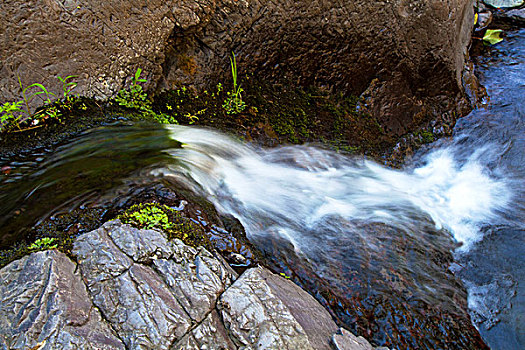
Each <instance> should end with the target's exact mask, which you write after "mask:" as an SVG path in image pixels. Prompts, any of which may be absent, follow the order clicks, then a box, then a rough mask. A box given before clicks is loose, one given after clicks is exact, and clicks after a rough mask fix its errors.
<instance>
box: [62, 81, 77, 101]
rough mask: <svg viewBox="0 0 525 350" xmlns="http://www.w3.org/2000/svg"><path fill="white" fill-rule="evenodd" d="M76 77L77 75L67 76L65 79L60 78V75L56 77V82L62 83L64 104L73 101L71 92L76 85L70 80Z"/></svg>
mask: <svg viewBox="0 0 525 350" xmlns="http://www.w3.org/2000/svg"><path fill="white" fill-rule="evenodd" d="M77 77H78V75H68V76H67V77H65V78H62V77H61V76H60V75H59V76H58V80H60V82H61V83H62V93H63V97H64V101H65V102H66V103H71V102H72V101H73V99H74V97H73V95H72V94H71V91H73V90H74V89H75V88H76V87H77V85H78V83H77V82H76V81H72V80H73V79H75V78H77Z"/></svg>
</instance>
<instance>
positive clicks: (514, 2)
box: [483, 0, 525, 8]
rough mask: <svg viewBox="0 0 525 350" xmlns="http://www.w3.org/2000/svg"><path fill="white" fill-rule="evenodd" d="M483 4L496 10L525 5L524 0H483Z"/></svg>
mask: <svg viewBox="0 0 525 350" xmlns="http://www.w3.org/2000/svg"><path fill="white" fill-rule="evenodd" d="M483 2H484V3H485V4H487V5H489V6H492V7H495V8H513V7H519V6H521V5H523V4H524V3H525V2H524V1H523V0H483Z"/></svg>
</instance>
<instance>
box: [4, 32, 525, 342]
mask: <svg viewBox="0 0 525 350" xmlns="http://www.w3.org/2000/svg"><path fill="white" fill-rule="evenodd" d="M524 56H525V31H523V30H521V31H517V32H514V33H511V34H509V36H508V38H507V40H506V41H505V42H504V43H502V44H499V45H498V46H496V47H495V48H494V49H493V50H492V54H491V55H490V57H488V58H482V59H481V61H480V62H479V64H478V69H479V71H480V75H481V80H482V83H483V84H484V85H485V86H486V88H487V91H488V95H489V97H490V100H488V101H486V102H487V104H486V106H484V107H482V108H479V109H476V110H474V111H473V112H472V113H471V114H470V115H469V116H467V117H465V118H463V119H461V120H460V121H459V122H458V125H457V127H456V129H455V134H454V136H453V137H452V138H450V139H443V140H440V141H438V142H436V143H435V144H433V145H432V147H431V148H429V149H427V150H422V151H420V152H419V154H418V155H417V156H416V157H415V160H414V161H413V162H412V163H411V164H410V165H407V166H406V168H405V169H403V170H402V171H400V170H393V169H389V168H386V167H384V166H381V165H379V164H377V163H374V162H372V161H369V160H366V159H362V158H352V157H348V156H344V155H340V154H336V153H333V152H331V151H328V150H322V149H319V148H315V147H309V146H290V147H281V148H274V149H258V148H254V147H251V146H248V145H245V144H243V143H241V142H238V141H235V140H233V139H231V138H229V137H227V136H225V135H223V134H220V133H218V132H214V131H211V130H206V129H199V128H192V127H182V126H169V127H165V128H162V127H144V126H129V125H115V126H112V127H104V128H99V129H94V130H91V131H89V132H87V133H85V134H84V135H81V136H80V137H78V138H77V139H75V140H73V141H72V142H69V143H68V144H65V145H62V146H61V147H59V148H58V149H56V150H54V151H53V153H52V154H51V155H49V154H48V153H46V152H45V150H44V151H43V152H42V155H41V156H35V155H34V154H33V155H31V156H30V157H27V158H24V157H22V156H21V157H20V158H19V159H16V160H13V159H1V160H0V161H1V162H2V164H1V165H2V166H3V167H6V166H7V167H9V168H10V169H11V170H10V173H9V175H4V176H3V178H2V180H1V182H0V186H1V193H0V214H1V215H0V220H1V221H0V224H1V227H2V229H1V230H2V231H1V234H0V238H1V242H2V246H4V247H5V246H6V245H9V244H11V243H13V242H14V241H16V240H17V239H19V238H20V235H22V234H23V227H26V226H28V225H33V224H35V223H36V222H37V221H38V220H42V219H43V218H45V217H47V216H49V215H52V214H53V213H55V212H57V211H60V210H69V209H71V208H73V207H77V206H81V205H96V204H97V203H99V202H100V201H101V199H100V198H101V197H102V196H104V195H105V196H108V195H110V194H114V193H115V192H114V190H115V188H119V187H122V186H133V184H138V183H144V182H154V181H159V179H160V180H162V181H165V182H167V183H170V184H173V186H178V187H184V188H186V189H191V190H192V191H193V192H195V193H197V194H199V195H201V196H204V197H206V198H207V199H208V200H209V201H211V202H212V203H213V204H214V205H215V206H216V208H217V209H218V210H219V211H220V212H223V213H227V214H231V215H234V216H235V217H237V218H238V219H239V220H240V222H241V223H242V224H243V226H244V228H245V229H246V233H247V235H248V238H249V239H250V241H251V242H252V243H253V244H254V245H255V246H256V247H257V248H258V249H259V250H260V251H261V252H262V253H263V259H264V262H265V263H266V264H268V265H269V266H271V267H272V268H273V269H274V270H275V271H277V272H283V273H285V274H286V275H288V276H291V278H292V279H293V280H294V281H296V282H297V283H299V284H300V285H302V286H303V287H305V288H306V289H308V290H309V291H310V292H311V293H312V294H313V295H314V296H315V297H316V298H317V299H318V300H320V301H321V302H322V303H323V304H324V305H325V306H327V307H328V308H329V310H330V311H331V313H332V314H333V316H334V317H335V318H336V319H337V320H338V321H339V322H341V323H343V324H346V325H347V327H349V328H351V330H353V331H355V332H357V333H359V334H361V335H363V336H365V337H367V338H369V339H371V340H372V341H373V342H374V343H376V344H378V345H383V344H386V345H389V346H391V347H392V348H428V349H437V348H473V349H474V348H483V344H482V343H481V341H480V339H479V337H478V335H477V333H476V332H475V330H474V329H473V328H472V323H471V322H472V321H473V322H474V323H475V325H476V327H478V329H479V331H480V333H481V335H482V336H483V339H484V340H485V342H487V343H488V344H489V346H490V347H491V348H494V349H520V348H525V336H524V334H525V321H524V320H523V315H525V300H524V296H525V293H524V291H525V287H524V283H525V281H524V279H525V278H524V277H525V266H524V264H523V256H524V255H525V234H524V233H525V224H524V218H525V199H524V198H525V196H524V179H525V152H524V151H525V140H524V135H525V120H524V110H525V107H524V106H525V104H523V102H522V99H523V96H525V57H524ZM4 169H5V168H4ZM462 284H464V285H465V286H466V288H467V291H468V295H467V293H466V292H465V290H464V288H463V287H462ZM467 308H468V310H469V313H467V312H466V311H465V310H467ZM471 318H472V320H471Z"/></svg>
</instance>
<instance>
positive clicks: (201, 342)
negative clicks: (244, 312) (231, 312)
mask: <svg viewBox="0 0 525 350" xmlns="http://www.w3.org/2000/svg"><path fill="white" fill-rule="evenodd" d="M201 349H207V350H223V349H237V346H235V344H234V343H233V342H232V340H231V339H230V338H229V336H228V331H227V330H226V328H224V325H223V324H222V322H221V319H220V317H219V314H218V313H217V311H216V310H213V311H212V312H211V313H209V314H208V316H207V317H206V319H205V320H204V321H203V322H202V323H201V324H200V325H198V326H197V327H196V328H195V329H193V330H192V331H191V332H190V333H189V334H187V335H185V336H184V337H183V338H182V339H181V340H180V342H178V343H177V344H175V346H174V348H173V350H201Z"/></svg>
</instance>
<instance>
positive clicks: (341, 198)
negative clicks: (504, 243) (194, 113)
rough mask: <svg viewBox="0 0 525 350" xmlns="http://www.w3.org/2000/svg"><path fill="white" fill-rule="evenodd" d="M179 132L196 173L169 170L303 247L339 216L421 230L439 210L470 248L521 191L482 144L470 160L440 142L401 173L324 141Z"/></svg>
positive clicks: (249, 227)
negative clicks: (312, 143) (252, 140)
mask: <svg viewBox="0 0 525 350" xmlns="http://www.w3.org/2000/svg"><path fill="white" fill-rule="evenodd" d="M170 130H171V133H172V137H173V138H174V139H176V140H177V141H180V142H182V143H183V144H184V145H183V147H182V148H181V149H173V150H170V151H169V152H170V154H171V155H172V156H173V157H175V158H176V159H178V160H179V161H180V162H182V163H183V164H184V167H185V168H186V169H187V172H185V173H184V174H182V173H181V167H180V166H177V167H173V168H172V169H169V168H166V169H164V170H162V172H164V175H166V176H171V177H175V178H177V179H178V181H182V182H185V183H186V185H188V186H190V187H192V188H193V189H194V190H195V191H197V192H200V193H202V194H204V195H205V196H206V197H208V198H209V199H210V200H211V201H212V202H213V203H214V204H215V205H216V207H217V209H218V210H219V211H222V212H225V213H229V214H233V215H235V216H236V217H237V218H238V219H239V220H240V221H241V222H242V223H243V225H244V226H245V228H246V231H247V234H248V235H249V236H250V235H261V234H264V233H268V232H269V231H272V232H273V234H276V232H277V233H278V234H279V235H280V236H281V238H285V239H287V240H289V241H290V242H291V243H292V244H293V245H294V246H295V248H296V249H297V250H299V251H302V252H306V251H308V250H309V247H308V245H309V244H311V240H310V239H308V237H304V235H305V232H307V231H309V230H311V229H313V228H315V227H316V225H320V224H321V223H322V224H323V225H326V219H328V218H333V217H339V218H342V219H344V220H360V221H364V222H378V223H385V224H388V225H391V226H394V227H399V228H402V229H405V230H406V229H410V228H413V227H414V229H417V226H414V221H417V220H419V219H420V218H423V220H428V218H427V217H429V218H431V220H432V222H433V224H434V225H435V227H436V229H441V228H445V229H447V230H448V231H449V232H450V233H451V234H452V235H453V237H454V239H455V240H456V241H457V242H459V243H461V244H462V246H461V247H460V248H459V249H460V251H465V250H468V249H469V247H470V246H471V245H472V244H474V243H476V242H477V241H479V240H480V239H481V238H482V234H481V232H480V230H479V227H480V226H481V225H483V224H484V223H487V222H490V221H491V220H492V219H493V218H494V217H495V216H496V215H497V213H498V211H499V210H501V209H504V208H505V207H506V206H507V205H508V204H509V202H510V201H511V198H512V196H511V192H510V190H509V188H508V184H507V183H506V181H505V180H504V179H501V178H495V177H493V176H491V174H490V172H489V170H488V169H486V168H484V167H483V166H482V165H481V164H480V163H479V162H478V161H477V158H478V154H479V152H478V153H474V154H473V155H472V156H471V157H469V159H467V160H466V161H462V163H461V164H460V163H458V162H457V161H456V160H455V159H454V152H453V149H439V150H437V151H434V152H432V153H430V154H429V155H428V156H427V157H426V160H425V164H424V165H423V166H421V167H418V168H415V169H412V170H407V171H397V170H392V169H389V168H386V167H383V166H381V165H379V164H377V163H375V162H372V161H369V160H362V159H350V158H347V157H344V156H341V155H338V154H335V153H333V152H330V151H326V150H320V149H318V148H314V147H307V146H293V147H282V148H277V149H269V150H257V151H256V150H254V149H252V148H250V147H248V146H246V145H243V144H241V143H239V142H236V141H234V140H232V139H230V138H228V137H227V136H224V135H222V134H219V133H217V132H213V131H210V130H206V129H198V128H187V127H182V126H171V127H170ZM188 178H191V179H193V181H194V183H190V182H188ZM335 230H336V231H337V230H341V229H338V228H337V227H336V228H335ZM339 234H341V235H344V234H345V232H342V231H341V232H339ZM306 242H308V243H306ZM307 255H308V254H307Z"/></svg>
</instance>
